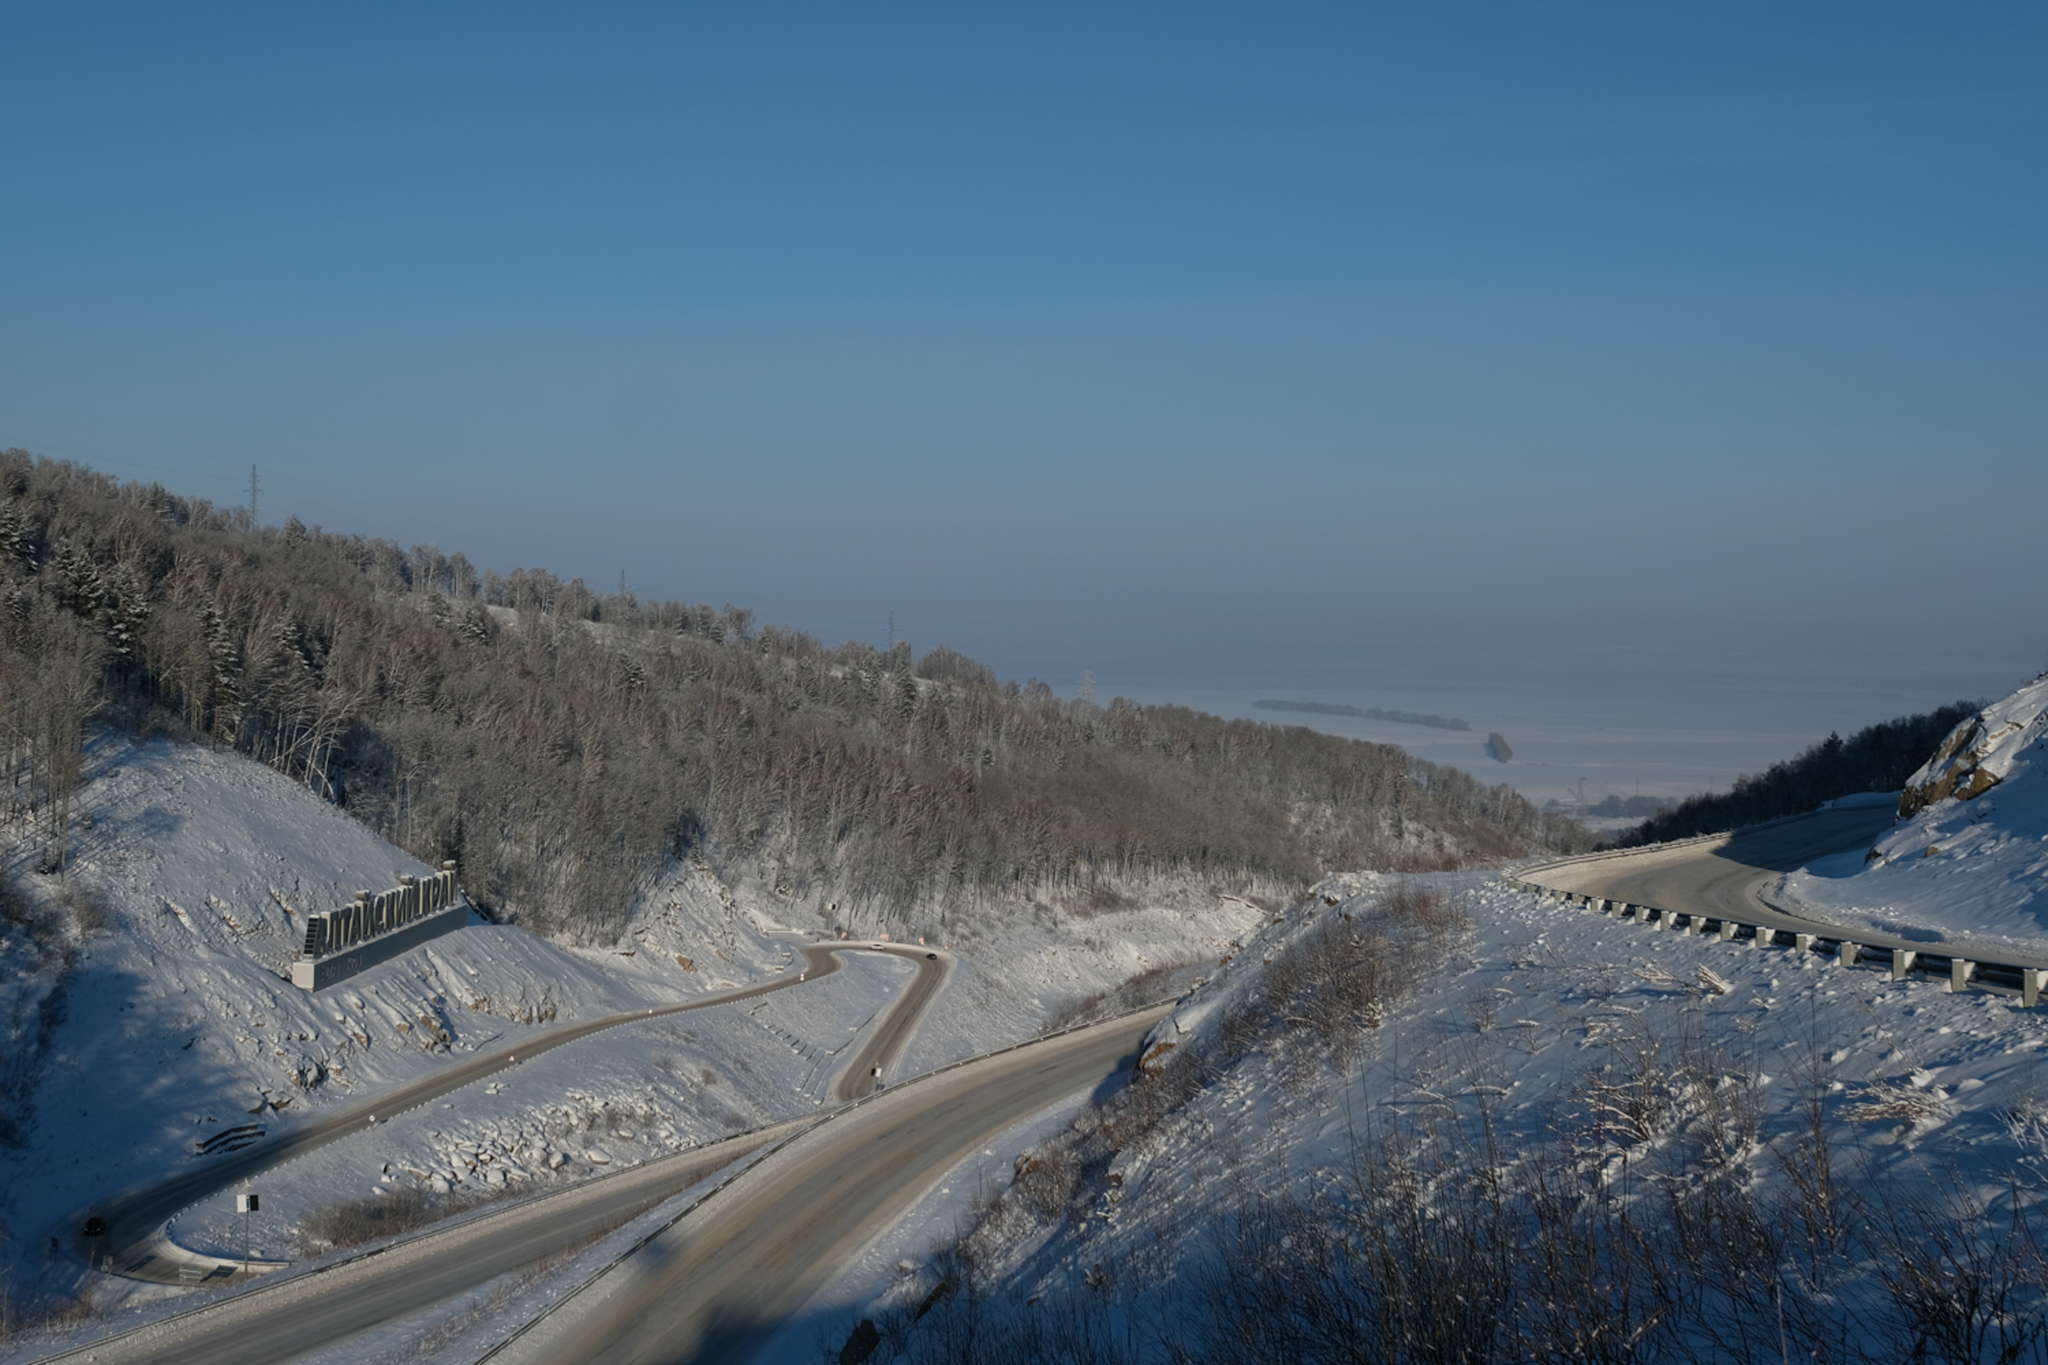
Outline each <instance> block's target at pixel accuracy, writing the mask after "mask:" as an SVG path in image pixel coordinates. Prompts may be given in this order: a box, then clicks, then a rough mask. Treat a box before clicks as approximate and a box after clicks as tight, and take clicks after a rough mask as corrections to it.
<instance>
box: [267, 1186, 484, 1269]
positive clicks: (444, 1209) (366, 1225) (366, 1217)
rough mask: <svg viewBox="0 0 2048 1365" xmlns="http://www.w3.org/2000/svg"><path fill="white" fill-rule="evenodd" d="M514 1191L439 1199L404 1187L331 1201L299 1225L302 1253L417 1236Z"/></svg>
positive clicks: (420, 1188) (460, 1192)
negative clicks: (441, 1222) (403, 1235)
mask: <svg viewBox="0 0 2048 1365" xmlns="http://www.w3.org/2000/svg"><path fill="white" fill-rule="evenodd" d="M512 1192H513V1191H512V1187H511V1186H509V1185H506V1186H501V1187H499V1188H496V1189H492V1190H487V1191H486V1190H451V1191H450V1192H449V1193H447V1194H436V1193H435V1192H434V1191H432V1190H430V1189H427V1188H426V1187H425V1186H423V1185H399V1186H394V1187H393V1188H391V1189H388V1190H380V1191H378V1192H377V1193H375V1194H371V1195H365V1196H364V1197H362V1198H360V1199H335V1200H330V1201H329V1202H327V1203H325V1204H322V1205H320V1206H319V1207H318V1208H315V1209H314V1210H313V1211H312V1212H310V1213H308V1214H307V1215H306V1216H305V1218H304V1219H302V1220H301V1221H300V1223H299V1244H300V1251H301V1254H303V1255H307V1256H315V1255H319V1254H320V1253H321V1252H325V1251H332V1250H335V1249H337V1248H340V1247H352V1246H361V1245H362V1244H363V1243H365V1242H374V1241H376V1240H377V1239H378V1238H380V1237H394V1236H397V1235H398V1234H400V1233H404V1232H416V1231H418V1230H419V1229H421V1228H424V1227H428V1226H431V1225H432V1224H434V1223H438V1222H440V1221H441V1220H442V1219H443V1218H448V1217H452V1216H453V1215H455V1214H458V1213H461V1212H462V1211H463V1210H465V1209H472V1208H476V1207H477V1206H479V1205H482V1204H489V1203H492V1202H494V1201H496V1200H499V1199H503V1198H504V1197H506V1196H507V1195H509V1194H511V1193H512Z"/></svg>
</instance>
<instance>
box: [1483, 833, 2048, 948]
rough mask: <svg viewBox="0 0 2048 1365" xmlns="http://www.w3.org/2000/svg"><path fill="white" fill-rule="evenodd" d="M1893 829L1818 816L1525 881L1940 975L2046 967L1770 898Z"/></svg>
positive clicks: (1573, 865) (1563, 867) (1562, 868)
mask: <svg viewBox="0 0 2048 1365" xmlns="http://www.w3.org/2000/svg"><path fill="white" fill-rule="evenodd" d="M1893 822H1894V815H1893V812H1892V808H1891V807H1889V806H1878V807H1869V806H1865V807H1858V808H1851V809H1848V810H1824V811H1816V812H1814V813H1813V814H1812V815H1806V816H1801V817H1799V818H1797V819H1794V820H1783V821H1778V822H1776V823H1774V824H1770V825H1764V826H1760V827H1758V828H1755V829H1749V830H1739V831H1737V832H1736V833H1734V834H1731V835H1728V836H1727V837H1725V838H1724V839H1719V840H1709V841H1704V842H1699V843H1690V844H1679V845H1672V846H1666V847H1661V848H1660V847H1651V848H1647V849H1644V850H1643V851H1641V852H1640V853H1626V854H1619V855H1605V856H1601V857H1598V858H1591V859H1585V860H1579V861H1568V862H1564V863H1554V864H1550V865H1548V866H1544V867H1537V868H1531V869H1530V870H1529V871H1527V872H1524V873H1522V874H1521V875H1522V876H1523V877H1525V878H1527V879H1529V880H1531V881H1534V882H1536V883H1538V884H1540V885H1543V886H1548V887H1555V888H1557V889H1559V890H1562V891H1570V892H1574V893H1577V894H1581V895H1589V896H1599V897H1604V898H1606V899H1608V900H1615V901H1627V902H1629V903H1630V904H1632V905H1649V906H1655V907H1656V908H1657V909H1660V910H1671V911H1675V912H1677V913H1680V914H1696V915H1703V916H1707V917H1709V918H1712V919H1716V920H1723V919H1725V920H1733V921H1735V922H1736V923H1739V924H1744V925H1761V926H1765V927H1768V928H1771V929H1782V930H1787V931H1790V932H1793V933H1811V934H1815V935H1817V936H1819V937H1820V938H1822V939H1824V940H1827V941H1830V942H1840V941H1842V940H1844V939H1847V940H1850V941H1853V942H1855V943H1856V944H1858V945H1860V946H1861V947H1863V948H1865V949H1878V950H1880V951H1884V952H1889V951H1890V950H1892V949H1894V948H1907V949H1911V950H1913V951H1914V952H1916V953H1922V954H1926V955H1928V956H1930V957H1936V958H1940V959H1941V966H1942V970H1944V971H1945V970H1946V969H1947V962H1946V957H1945V955H1946V954H1947V953H1949V952H1950V951H1952V950H1953V951H1954V952H1955V953H1956V954H1957V955H1960V956H1964V957H1972V956H1973V955H1977V954H1981V955H1983V956H1986V957H1995V958H1997V959H1999V960H2001V961H2004V962H2010V963H2015V964H2018V965H2020V966H2029V967H2048V956H2032V955H2029V954H2027V953H2024V952H2016V951H2015V950H2014V949H2013V948H2011V947H2010V946H2009V945H2004V944H2000V945H1997V946H1995V947H1972V946H1971V945H1969V944H1968V943H1966V942H1951V941H1949V940H1946V939H1943V938H1941V937H1939V936H1937V935H1933V934H1923V935H1920V936H1918V937H1905V936H1901V935H1897V934H1882V933H1878V932H1876V931H1874V930H1871V929H1865V928H1853V927H1844V926H1842V925H1838V924H1832V923H1830V922H1828V921H1827V920H1824V919H1819V918H1816V917H1814V916H1812V915H1807V914H1800V913H1797V912H1796V911H1794V910H1791V909H1787V908H1785V907H1784V906H1782V905H1777V904H1773V903H1772V902H1771V901H1768V900H1766V899H1765V898H1764V893H1765V891H1766V890H1767V889H1768V888H1769V887H1770V885H1771V884H1772V883H1773V882H1775V881H1776V880H1777V879H1778V878H1779V877H1781V876H1783V875H1784V874H1785V873H1787V872H1793V871H1797V870H1798V869H1799V868H1801V867H1804V866H1806V865H1807V864H1808V863H1811V862H1812V861H1814V860H1815V859H1816V858H1822V857H1825V856H1827V855H1828V854H1831V853H1842V852H1846V851H1848V850H1851V849H1864V848H1868V847H1870V845H1871V844H1872V843H1874V842H1875V841H1876V840H1877V838H1878V836H1879V835H1881V834H1883V833H1884V832H1885V831H1886V830H1888V829H1890V828H1891V827H1892V825H1893Z"/></svg>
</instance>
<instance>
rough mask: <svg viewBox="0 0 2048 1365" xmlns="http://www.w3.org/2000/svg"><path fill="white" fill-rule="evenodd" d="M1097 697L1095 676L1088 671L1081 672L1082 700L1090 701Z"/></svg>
mask: <svg viewBox="0 0 2048 1365" xmlns="http://www.w3.org/2000/svg"><path fill="white" fill-rule="evenodd" d="M1094 696H1095V675H1094V674H1093V673H1090V672H1089V671H1088V670H1087V669H1085V668H1084V669H1082V670H1081V700H1082V701H1090V700H1093V699H1094Z"/></svg>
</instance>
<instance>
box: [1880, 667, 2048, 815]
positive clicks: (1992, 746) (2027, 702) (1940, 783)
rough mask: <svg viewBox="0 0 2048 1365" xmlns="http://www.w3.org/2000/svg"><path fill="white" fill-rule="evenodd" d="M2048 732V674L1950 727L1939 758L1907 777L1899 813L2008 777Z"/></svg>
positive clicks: (1976, 791)
mask: <svg viewBox="0 0 2048 1365" xmlns="http://www.w3.org/2000/svg"><path fill="white" fill-rule="evenodd" d="M2044 735H2048V673H2043V674H2042V675H2041V676H2040V677H2038V678H2036V679H2034V681H2033V682H2031V683H2028V684H2027V685H2026V686H2025V687H2022V688H2021V689H2020V690H2019V691H2017V692H2015V693H2013V694H2012V695H2011V696H2009V697H2007V698H2005V699H2004V700H2003V701H1999V702H1996V703H1994V704H1992V705H1990V706H1987V707H1985V708H1984V709H1983V710H1982V711H1979V712H1978V713H1977V714H1976V715H1974V716H1972V717H1970V719H1968V720H1966V721H1964V722H1963V723H1962V724H1961V725H1958V726H1957V727H1956V728H1955V729H1953V730H1951V731H1949V733H1948V738H1947V739H1945V740H1943V741H1942V742H1941V747H1940V748H1939V749H1937V750H1935V753H1934V757H1933V758H1930V759H1928V760H1927V762H1925V763H1924V764H1922V765H1921V766H1920V770H1919V771H1918V772H1916V773H1914V774H1913V775H1912V776H1911V777H1910V778H1908V779H1906V789H1905V791H1904V793H1903V794H1902V795H1901V796H1900V797H1899V818H1900V819H1901V820H1910V819H1912V818H1913V817H1914V816H1915V815H1918V814H1919V813H1920V812H1921V811H1923V810H1925V809H1927V807H1929V806H1931V805H1933V804H1935V803H1936V802H1937V801H1945V800H1948V799H1949V798H1951V797H1953V798H1954V799H1955V800H1958V801H1970V800H1974V799H1975V798H1977V797H1979V796H1982V795H1983V794H1984V793H1985V792H1988V791H1990V790H1991V789H1992V788H1993V787H1995V786H1997V785H1998V784H1999V783H2001V782H2003V781H2004V780H2005V779H2006V776H2007V775H2008V774H2009V773H2010V772H2011V771H2012V763H2013V759H2014V758H2016V757H2017V756H2018V755H2019V754H2020V753H2021V752H2023V751H2024V750H2026V749H2027V748H2028V747H2029V746H2030V745H2032V744H2034V743H2035V742H2036V741H2037V740H2040V739H2041V738H2043V737H2044Z"/></svg>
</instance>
